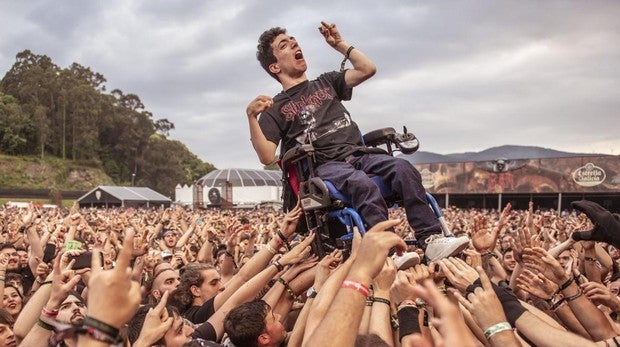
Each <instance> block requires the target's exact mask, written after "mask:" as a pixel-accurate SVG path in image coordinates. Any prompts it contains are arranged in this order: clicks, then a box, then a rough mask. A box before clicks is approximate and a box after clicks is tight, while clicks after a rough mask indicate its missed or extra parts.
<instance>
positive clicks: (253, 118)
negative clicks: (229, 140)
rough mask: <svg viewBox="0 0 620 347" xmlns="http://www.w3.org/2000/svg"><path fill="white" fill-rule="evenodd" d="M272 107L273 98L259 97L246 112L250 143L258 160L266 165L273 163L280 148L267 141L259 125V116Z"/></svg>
mask: <svg viewBox="0 0 620 347" xmlns="http://www.w3.org/2000/svg"><path fill="white" fill-rule="evenodd" d="M271 106H273V99H272V98H271V97H269V96H266V95H259V96H257V97H256V98H255V99H254V100H252V102H250V104H249V105H248V107H247V108H246V110H245V112H246V114H247V116H248V123H249V126H250V141H252V146H253V147H254V150H255V151H256V154H257V155H258V159H259V160H260V162H261V163H262V164H264V165H269V164H271V163H273V161H274V159H275V156H276V148H277V147H278V145H277V144H276V143H273V142H271V141H269V140H267V138H266V137H265V134H263V131H262V130H261V128H260V125H259V124H258V116H259V115H260V114H261V113H263V112H264V111H265V110H267V109H268V108H270V107H271Z"/></svg>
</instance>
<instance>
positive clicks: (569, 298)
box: [564, 288, 583, 302]
mask: <svg viewBox="0 0 620 347" xmlns="http://www.w3.org/2000/svg"><path fill="white" fill-rule="evenodd" d="M582 294H583V291H582V290H581V288H579V289H578V290H577V293H576V294H575V295H573V296H567V297H565V298H564V300H566V302H571V301H573V300H576V299H578V298H579V297H580V296H581V295H582Z"/></svg>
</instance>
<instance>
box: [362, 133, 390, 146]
mask: <svg viewBox="0 0 620 347" xmlns="http://www.w3.org/2000/svg"><path fill="white" fill-rule="evenodd" d="M395 134H396V130H394V128H382V129H377V130H373V131H371V132H369V133H366V134H364V136H363V138H364V143H365V144H366V146H369V147H376V146H379V145H382V144H384V143H387V142H391V141H392V139H393V136H394V135H395Z"/></svg>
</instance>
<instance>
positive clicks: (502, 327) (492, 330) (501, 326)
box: [484, 322, 512, 340]
mask: <svg viewBox="0 0 620 347" xmlns="http://www.w3.org/2000/svg"><path fill="white" fill-rule="evenodd" d="M506 330H512V327H511V326H510V323H508V322H501V323H497V324H495V325H492V326H490V327H488V328H487V329H486V330H485V331H484V337H486V338H487V340H490V339H491V337H492V336H493V335H495V334H497V333H499V332H502V331H506Z"/></svg>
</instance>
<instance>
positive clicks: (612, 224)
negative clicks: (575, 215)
mask: <svg viewBox="0 0 620 347" xmlns="http://www.w3.org/2000/svg"><path fill="white" fill-rule="evenodd" d="M571 205H572V206H573V207H574V208H575V209H577V210H579V211H581V212H583V213H584V214H585V215H586V216H588V218H589V219H590V221H591V222H592V223H593V224H594V227H593V228H592V229H590V230H584V231H575V232H574V233H573V234H572V238H573V239H574V240H575V241H580V240H593V241H602V242H608V243H611V244H613V245H614V246H616V247H619V246H620V215H618V214H617V213H614V214H612V213H611V212H609V211H607V210H606V209H604V208H603V207H602V206H601V205H599V204H597V203H595V202H592V201H587V200H581V201H573V202H572V203H571Z"/></svg>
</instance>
